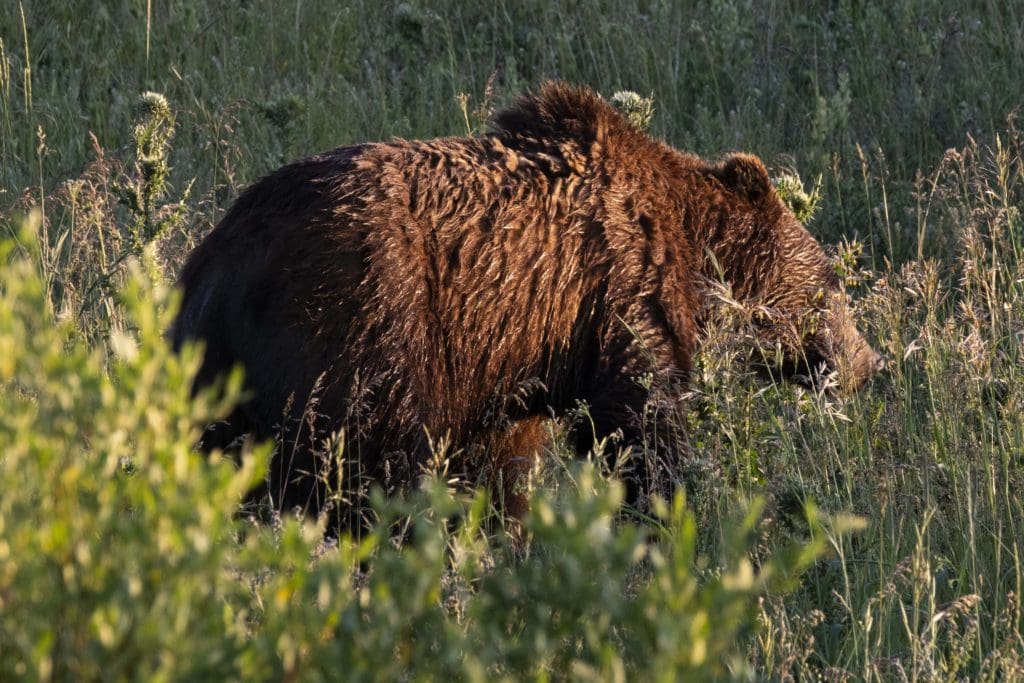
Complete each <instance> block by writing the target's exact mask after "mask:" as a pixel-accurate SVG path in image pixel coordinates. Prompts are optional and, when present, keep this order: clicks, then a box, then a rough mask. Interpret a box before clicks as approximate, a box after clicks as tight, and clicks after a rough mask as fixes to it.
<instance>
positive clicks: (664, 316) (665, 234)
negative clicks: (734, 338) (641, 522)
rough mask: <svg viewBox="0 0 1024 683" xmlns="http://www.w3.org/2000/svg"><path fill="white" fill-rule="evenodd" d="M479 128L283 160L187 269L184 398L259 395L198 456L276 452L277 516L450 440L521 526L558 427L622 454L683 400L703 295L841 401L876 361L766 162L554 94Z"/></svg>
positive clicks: (601, 104)
mask: <svg viewBox="0 0 1024 683" xmlns="http://www.w3.org/2000/svg"><path fill="white" fill-rule="evenodd" d="M492 126H493V128H492V130H491V132H489V133H487V134H485V135H482V136H479V137H451V138H441V139H435V140H426V141H404V140H396V141H393V142H389V143H371V144H362V145H353V146H348V147H340V148H338V149H335V150H333V151H331V152H327V153H325V154H321V155H319V156H314V157H311V158H308V159H305V160H302V161H299V162H296V163H293V164H291V165H288V166H285V167H283V168H281V169H279V170H277V171H275V172H273V173H271V174H270V175H268V176H267V177H265V178H263V179H262V180H260V181H258V182H257V183H255V184H254V185H253V186H252V187H250V188H249V189H248V190H246V191H245V192H244V193H243V194H242V196H241V197H240V198H239V199H238V201H237V202H236V203H235V204H234V206H232V207H231V209H230V210H229V211H228V213H227V214H226V216H225V217H224V219H223V220H222V221H221V222H220V223H219V224H218V225H217V227H216V228H215V229H214V230H213V231H212V232H211V233H210V234H209V235H208V236H207V237H206V239H205V240H204V241H203V242H202V243H201V244H200V245H199V246H198V248H196V250H195V251H194V253H192V255H191V256H190V258H189V259H188V262H187V263H186V265H185V266H184V269H183V271H182V273H181V277H180V286H181V288H182V290H183V292H184V294H183V302H182V308H181V312H180V314H179V316H178V318H177V320H176V323H175V325H174V329H173V331H172V338H173V342H174V344H175V345H176V346H179V347H180V345H181V344H182V343H183V342H185V341H186V340H201V341H202V342H203V343H204V344H205V356H204V360H203V364H202V367H201V369H200V372H199V375H198V377H197V379H196V383H197V386H203V385H206V384H208V383H210V382H211V381H212V380H214V379H215V378H216V377H217V376H218V375H222V374H224V373H225V372H226V371H228V370H229V369H230V368H232V367H233V366H235V365H236V364H238V365H241V366H242V367H243V368H244V372H245V381H246V386H247V388H248V393H249V398H248V399H247V400H246V401H245V402H244V403H243V404H242V405H240V406H238V407H237V409H236V410H235V412H234V413H233V414H232V415H231V416H230V417H229V418H228V420H227V421H226V422H225V423H222V424H220V425H216V426H214V427H212V428H211V429H210V430H209V432H208V433H207V435H206V437H204V445H205V446H206V447H208V448H212V447H218V446H224V445H225V444H227V443H228V442H230V441H232V440H234V439H236V438H237V437H239V436H240V435H243V434H248V435H252V436H254V437H256V438H271V437H276V438H277V444H278V445H277V451H276V453H275V455H274V456H273V460H272V463H271V468H270V474H269V477H268V478H269V482H268V483H269V489H268V490H266V491H264V493H269V494H270V495H271V498H272V500H273V503H274V505H275V506H277V507H278V508H279V509H291V508H293V507H296V506H298V507H301V508H305V509H307V510H312V511H317V510H319V509H321V507H322V505H323V504H324V502H325V500H326V496H327V493H328V491H329V490H338V489H337V487H336V484H337V482H339V481H341V482H342V484H341V487H340V488H341V489H345V488H346V487H349V488H357V487H358V486H359V482H362V481H371V482H376V483H379V484H382V485H384V486H385V487H394V486H396V485H402V484H408V483H410V482H411V481H413V480H414V479H415V478H416V476H417V475H418V473H419V472H420V471H421V470H422V469H423V468H424V467H425V466H426V464H427V463H428V462H430V461H431V458H432V457H433V453H434V452H435V451H436V450H437V443H439V442H442V441H444V442H445V443H447V444H449V448H448V453H450V454H452V456H453V461H454V462H457V463H458V465H457V467H458V469H459V472H458V474H459V475H461V476H462V477H464V478H466V477H468V478H469V479H470V480H476V481H479V480H480V479H481V478H484V479H487V480H488V481H490V482H492V483H493V482H503V483H502V484H501V486H500V488H501V491H500V493H501V494H502V495H507V496H508V500H507V501H506V503H505V505H506V509H508V510H510V511H511V512H512V513H513V514H518V513H519V512H521V511H522V505H523V504H524V502H523V500H522V499H521V497H520V494H519V493H517V491H518V490H519V489H518V488H517V482H518V481H519V478H520V477H521V476H522V473H523V472H524V471H526V470H528V469H529V467H530V466H531V463H532V462H533V460H534V458H536V457H537V455H538V454H539V453H541V452H542V451H543V449H544V446H545V442H546V440H547V438H548V431H549V430H548V428H547V426H546V424H547V421H548V419H549V418H550V416H552V415H560V414H564V413H565V412H566V411H567V410H569V409H571V408H573V407H574V406H576V405H579V403H580V402H584V403H585V404H586V405H587V406H588V407H589V415H590V418H591V423H590V424H591V428H590V430H589V432H588V435H589V436H590V439H589V440H588V439H580V446H579V447H580V449H581V450H583V451H584V452H585V451H586V449H587V448H588V447H589V446H590V445H592V444H593V437H595V436H596V437H597V438H601V437H603V436H605V435H608V434H611V433H612V432H614V431H615V430H621V435H622V437H623V439H624V442H625V443H626V444H627V445H628V444H629V443H631V442H634V441H635V440H636V439H638V438H639V434H638V430H639V426H638V425H637V415H638V414H639V413H640V411H641V409H642V407H643V405H644V403H645V401H647V400H648V398H649V397H650V396H651V394H652V392H653V391H656V390H658V391H661V390H666V391H669V392H678V390H679V389H680V388H681V387H683V386H684V385H685V383H686V378H687V374H688V372H689V371H690V367H691V359H692V358H693V356H694V352H695V349H696V348H697V344H698V342H699V340H700V338H701V333H702V325H703V322H704V316H705V311H706V310H707V300H708V291H709V289H708V288H709V283H712V282H721V281H722V280H724V281H725V282H726V283H727V284H728V285H730V286H731V289H732V294H733V296H734V297H735V298H736V299H737V300H739V301H742V302H745V303H748V304H750V305H752V306H756V307H758V310H760V311H762V312H769V313H765V314H763V315H762V316H761V319H762V329H763V333H764V335H765V336H766V337H767V338H769V340H770V341H771V343H773V344H779V343H780V342H781V343H782V344H783V346H784V347H785V348H786V349H787V352H788V356H789V358H790V359H791V360H793V361H794V362H795V361H801V360H802V361H803V363H804V365H805V366H810V367H816V366H818V365H819V364H822V365H824V366H826V367H828V368H831V369H834V370H836V371H838V372H839V375H840V376H841V377H842V379H843V382H844V383H845V385H846V386H849V387H854V388H855V387H857V386H859V385H860V384H862V383H863V382H864V381H865V380H866V379H867V378H868V377H870V376H871V375H872V374H873V373H874V372H875V370H876V369H877V367H878V366H879V362H880V361H879V357H878V355H877V354H876V353H875V352H874V351H873V350H872V349H871V347H870V346H869V345H868V344H867V343H866V342H865V340H864V339H863V337H862V336H861V335H860V333H859V332H858V331H857V329H856V328H855V327H854V325H853V323H852V322H851V320H850V315H849V313H848V309H847V305H846V299H845V295H844V293H843V290H842V287H841V283H840V281H839V279H838V278H837V276H836V274H835V272H834V271H833V269H832V267H831V265H830V262H829V259H828V258H827V257H826V255H825V253H824V252H823V250H822V248H821V247H820V246H819V244H818V243H817V242H816V241H815V240H814V238H812V237H811V235H810V234H809V233H808V232H807V230H805V229H804V227H803V226H802V225H801V224H800V223H799V222H798V221H797V220H796V218H795V217H794V216H793V214H792V213H791V212H790V211H789V209H787V207H786V206H785V205H784V204H783V202H782V201H781V200H780V198H779V196H778V194H777V193H776V191H775V190H774V188H773V186H772V184H771V182H770V179H769V176H768V173H767V171H766V170H765V167H764V165H763V164H762V163H761V161H760V160H759V159H757V158H756V157H754V156H750V155H747V154H733V155H731V156H728V157H726V158H725V159H724V160H723V161H721V162H719V163H707V162H705V161H702V160H701V159H699V158H697V157H695V156H691V155H688V154H684V153H681V152H679V151H677V150H675V149H673V148H672V147H670V146H668V145H666V144H664V143H662V142H659V141H656V140H654V139H652V138H650V137H648V136H647V135H646V134H644V133H643V132H641V131H640V130H638V129H637V128H635V127H634V126H633V125H631V124H630V123H629V122H628V121H627V120H626V119H625V118H624V117H623V116H622V115H620V113H619V112H618V111H617V110H616V109H615V108H613V107H612V106H611V105H609V104H608V103H607V102H606V101H605V100H603V99H602V98H601V97H600V96H598V95H597V94H595V93H594V92H592V91H591V90H589V89H586V88H581V87H573V86H570V85H567V84H564V83H560V82H549V83H546V84H544V85H543V86H542V87H541V88H540V89H539V91H538V92H537V93H535V94H526V95H524V96H522V97H520V98H519V99H518V101H516V102H515V104H514V105H512V106H511V107H509V108H508V109H505V110H504V111H501V112H499V113H498V114H497V115H496V116H495V117H494V119H493V122H492ZM810 314H813V315H815V316H816V319H817V320H818V324H816V325H810V326H808V325H802V324H801V323H800V321H801V320H803V319H805V318H806V317H807V316H808V315H810ZM787 330H788V332H787ZM641 378H643V381H641ZM338 435H343V436H344V444H345V445H344V449H343V450H342V449H338V448H335V449H334V450H335V451H337V450H342V452H341V454H340V456H338V455H337V453H335V454H334V455H333V456H332V454H331V453H330V451H331V450H332V449H331V447H330V446H329V445H326V446H325V444H326V443H327V441H328V438H329V437H332V436H333V437H335V441H337V437H338ZM638 467H639V466H638ZM639 469H642V467H639ZM641 474H642V473H641ZM637 476H640V475H637Z"/></svg>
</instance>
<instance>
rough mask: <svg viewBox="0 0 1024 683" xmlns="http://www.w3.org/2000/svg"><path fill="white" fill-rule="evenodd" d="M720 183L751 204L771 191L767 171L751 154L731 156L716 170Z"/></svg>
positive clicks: (770, 181)
mask: <svg viewBox="0 0 1024 683" xmlns="http://www.w3.org/2000/svg"><path fill="white" fill-rule="evenodd" d="M715 175H716V176H717V177H718V179H719V180H721V181H722V183H723V184H724V185H725V186H726V187H728V188H731V189H733V190H735V191H736V192H738V193H739V194H741V195H743V196H744V197H746V198H747V199H749V200H750V201H751V202H753V203H755V204H756V203H758V202H760V201H761V200H762V199H764V198H765V197H767V196H768V195H769V194H770V193H771V191H772V180H771V178H769V177H768V169H766V168H765V167H764V164H763V163H761V160H760V159H758V158H757V157H755V156H754V155H753V154H733V155H731V156H729V158H727V159H726V160H725V161H723V162H722V163H721V164H720V165H719V166H718V167H717V168H716V169H715Z"/></svg>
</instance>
